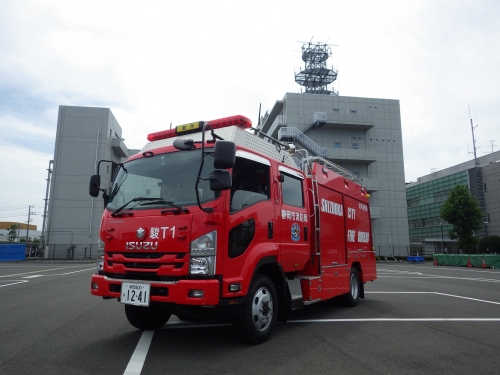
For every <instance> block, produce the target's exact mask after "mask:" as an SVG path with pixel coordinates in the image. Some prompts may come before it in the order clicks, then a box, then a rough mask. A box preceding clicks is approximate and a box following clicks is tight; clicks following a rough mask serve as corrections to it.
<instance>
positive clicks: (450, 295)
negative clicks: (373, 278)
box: [365, 292, 500, 305]
mask: <svg viewBox="0 0 500 375" xmlns="http://www.w3.org/2000/svg"><path fill="white" fill-rule="evenodd" d="M365 293H366V294H437V295H440V296H447V297H454V298H462V299H467V300H470V301H476V302H484V303H491V304H493V305H500V302H494V301H487V300H484V299H477V298H470V297H464V296H457V295H454V294H446V293H439V292H365Z"/></svg>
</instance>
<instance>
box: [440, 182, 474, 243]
mask: <svg viewBox="0 0 500 375" xmlns="http://www.w3.org/2000/svg"><path fill="white" fill-rule="evenodd" d="M439 215H440V216H441V217H442V218H443V219H444V220H446V221H447V222H448V223H450V224H451V225H453V228H452V229H450V230H449V232H448V234H449V236H450V238H451V239H456V240H457V243H458V247H459V248H460V249H462V250H464V251H466V252H471V253H475V252H476V245H477V242H478V240H477V238H476V236H475V235H474V231H476V230H478V229H480V228H481V226H482V225H483V220H484V214H483V211H482V210H481V207H479V203H478V202H477V200H476V199H475V198H474V197H473V196H472V194H471V192H470V191H469V189H468V188H467V187H466V186H462V185H457V186H455V187H454V188H453V189H451V190H450V194H449V196H448V199H447V200H446V201H445V202H444V204H443V206H442V207H441V211H440V213H439Z"/></svg>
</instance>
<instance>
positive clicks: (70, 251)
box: [26, 244, 97, 260]
mask: <svg viewBox="0 0 500 375" xmlns="http://www.w3.org/2000/svg"><path fill="white" fill-rule="evenodd" d="M30 254H31V255H30V258H43V259H54V260H85V259H87V260H88V259H96V256H97V249H96V244H47V245H46V246H45V247H44V248H42V246H40V245H39V249H35V251H32V252H31V253H30ZM26 258H28V256H26Z"/></svg>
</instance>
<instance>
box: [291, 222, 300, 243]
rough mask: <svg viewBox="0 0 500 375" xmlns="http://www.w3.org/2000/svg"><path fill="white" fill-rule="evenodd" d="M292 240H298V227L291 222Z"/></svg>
mask: <svg viewBox="0 0 500 375" xmlns="http://www.w3.org/2000/svg"><path fill="white" fill-rule="evenodd" d="M292 240H294V241H295V242H297V241H298V240H300V227H299V224H297V223H293V224H292Z"/></svg>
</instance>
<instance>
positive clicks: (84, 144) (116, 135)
mask: <svg viewBox="0 0 500 375" xmlns="http://www.w3.org/2000/svg"><path fill="white" fill-rule="evenodd" d="M137 152H138V150H128V149H127V147H126V146H125V144H124V143H123V139H122V129H121V127H120V125H119V124H118V121H116V119H115V117H114V116H113V113H111V111H110V110H109V109H108V108H86V107H70V106H60V107H59V115H58V120H57V133H56V144H55V150H54V164H53V173H52V179H51V184H50V195H49V206H48V214H47V232H46V244H47V251H46V252H45V256H46V257H48V258H73V257H74V258H85V257H86V258H89V257H95V254H96V243H97V238H98V234H99V224H100V220H101V215H102V212H103V206H104V205H103V200H102V198H101V197H99V198H92V197H90V195H89V179H90V176H91V175H93V174H95V173H96V171H97V167H98V162H99V161H100V160H111V161H114V162H115V163H120V162H121V161H123V160H125V159H126V158H127V157H128V156H130V155H132V154H135V153H137ZM116 172H117V171H116V166H114V165H112V164H111V163H101V165H100V175H101V186H102V187H104V188H108V187H109V186H110V182H111V181H112V180H113V177H114V175H115V173H116Z"/></svg>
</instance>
